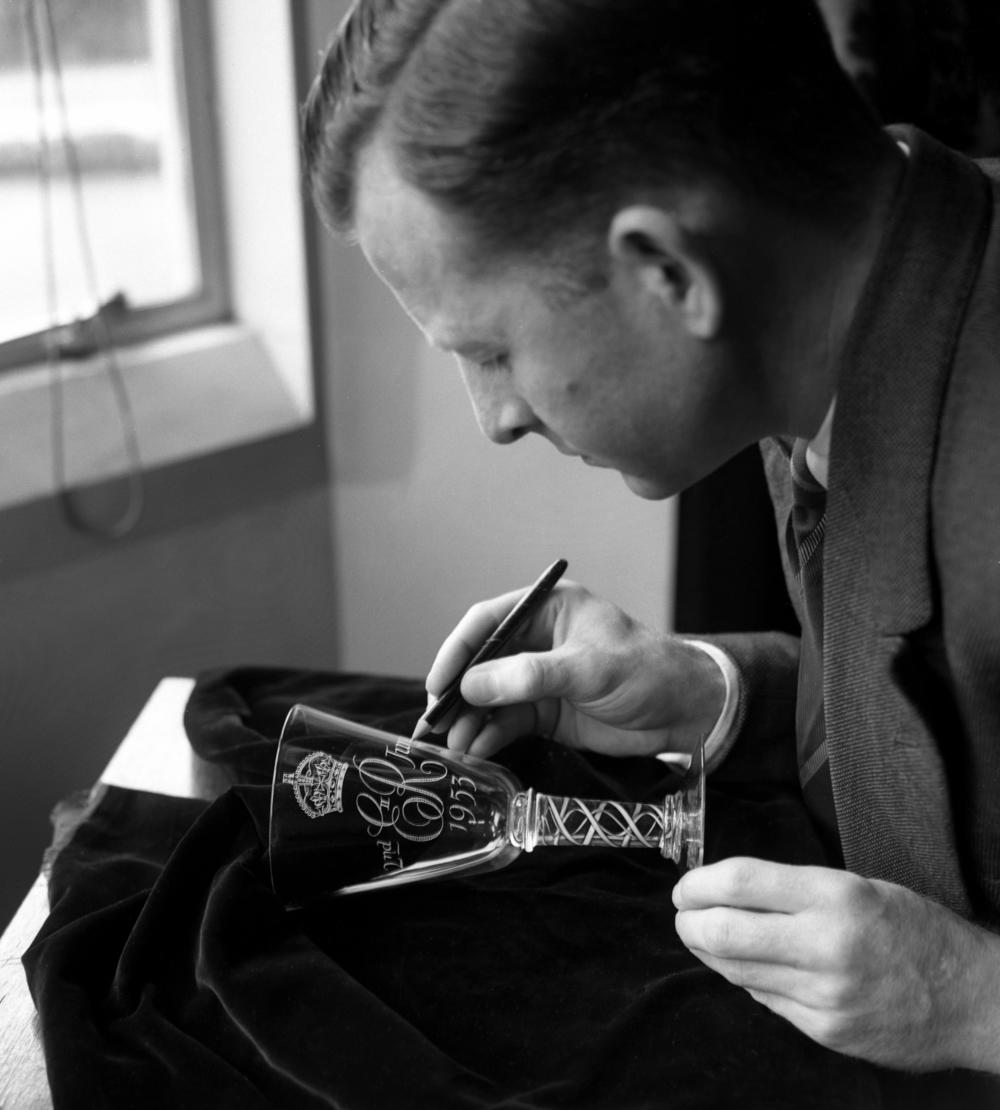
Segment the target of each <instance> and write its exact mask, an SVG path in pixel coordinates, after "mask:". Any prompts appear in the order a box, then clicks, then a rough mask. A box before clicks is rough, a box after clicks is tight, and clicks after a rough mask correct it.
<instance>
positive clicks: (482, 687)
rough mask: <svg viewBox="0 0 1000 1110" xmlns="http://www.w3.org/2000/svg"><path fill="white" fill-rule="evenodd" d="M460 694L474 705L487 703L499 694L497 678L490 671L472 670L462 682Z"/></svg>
mask: <svg viewBox="0 0 1000 1110" xmlns="http://www.w3.org/2000/svg"><path fill="white" fill-rule="evenodd" d="M462 695H463V696H464V697H465V698H466V700H467V701H473V702H475V703H476V705H489V704H490V703H491V702H494V701H496V699H497V697H498V695H499V691H498V690H497V680H496V679H495V678H494V677H493V674H492V673H491V672H490V671H485V672H479V671H472V672H470V673H469V674H467V675H466V676H465V679H464V680H463V682H462Z"/></svg>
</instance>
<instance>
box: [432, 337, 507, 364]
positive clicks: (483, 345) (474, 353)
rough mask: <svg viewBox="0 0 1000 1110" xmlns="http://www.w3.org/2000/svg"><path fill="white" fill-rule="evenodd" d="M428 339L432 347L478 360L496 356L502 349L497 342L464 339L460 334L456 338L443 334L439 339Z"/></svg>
mask: <svg viewBox="0 0 1000 1110" xmlns="http://www.w3.org/2000/svg"><path fill="white" fill-rule="evenodd" d="M428 341H429V343H430V345H431V346H432V347H435V348H437V350H439V351H445V352H447V353H448V354H451V355H458V356H459V358H467V359H472V360H475V361H478V362H485V361H486V360H488V359H491V358H496V356H497V353H498V352H499V350H500V345H499V344H497V343H489V342H486V341H484V340H479V339H462V338H460V337H458V336H456V337H454V338H451V337H449V336H442V337H440V338H437V339H435V338H432V337H429V338H428Z"/></svg>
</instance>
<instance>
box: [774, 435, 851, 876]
mask: <svg viewBox="0 0 1000 1110" xmlns="http://www.w3.org/2000/svg"><path fill="white" fill-rule="evenodd" d="M806 446H807V444H806V441H805V440H804V439H798V440H796V441H795V444H794V446H793V448H792V456H791V470H792V493H793V504H792V511H791V513H790V514H789V520H788V527H787V530H786V535H785V543H786V546H787V552H788V559H789V562H790V564H791V566H792V569H793V570H794V572H795V577H796V580H797V582H798V586H799V589H800V590H801V595H802V609H803V612H804V616H805V619H804V622H803V627H802V649H801V656H800V661H799V687H798V698H797V703H796V719H795V732H796V737H797V744H798V761H799V782H800V783H801V785H802V794H803V797H804V798H805V802H806V805H807V807H808V808H809V810H810V812H811V813H812V815H813V817H814V818H815V820H816V822H817V823H818V825H819V828H820V831H821V833H822V834H823V839H824V841H825V842H826V845H827V847H828V849H830V850H831V851H832V852H833V853H834V854H835V855H836V856H839V854H840V847H839V845H840V837H839V834H838V832H837V815H836V810H835V808H834V803H833V786H832V783H831V781H830V764H829V760H828V758H827V752H826V721H825V718H824V714H823V534H824V531H825V528H826V490H825V489H824V488H823V487H822V486H821V485H820V484H819V482H817V481H816V479H815V478H814V477H813V476H812V474H811V473H810V471H809V467H808V465H807V463H806Z"/></svg>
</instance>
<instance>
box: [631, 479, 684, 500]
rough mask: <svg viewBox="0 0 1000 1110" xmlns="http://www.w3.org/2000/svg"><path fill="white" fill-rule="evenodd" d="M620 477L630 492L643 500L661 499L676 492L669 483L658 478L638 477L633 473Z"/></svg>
mask: <svg viewBox="0 0 1000 1110" xmlns="http://www.w3.org/2000/svg"><path fill="white" fill-rule="evenodd" d="M622 479H623V481H624V482H625V485H626V486H628V488H629V489H630V490H631V491H632V493H634V494H635V495H636V496H637V497H641V498H642V499H643V500H644V501H663V500H665V499H666V498H668V497H672V496H673V495H674V494H675V493H677V490H676V489H675V488H674V487H673V486H672V485H670V483H668V482H662V481H660V480H658V479H654V478H638V477H636V475H634V474H622Z"/></svg>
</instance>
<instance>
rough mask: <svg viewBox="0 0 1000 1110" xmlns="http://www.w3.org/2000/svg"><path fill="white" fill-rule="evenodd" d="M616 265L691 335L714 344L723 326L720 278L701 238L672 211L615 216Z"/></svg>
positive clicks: (637, 209)
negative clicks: (666, 309) (659, 303)
mask: <svg viewBox="0 0 1000 1110" xmlns="http://www.w3.org/2000/svg"><path fill="white" fill-rule="evenodd" d="M608 251H609V253H610V255H611V260H612V263H613V264H614V265H615V266H617V267H618V268H619V270H620V271H622V272H624V274H625V275H626V276H627V277H628V278H630V279H631V280H632V282H633V283H635V284H636V286H637V287H638V288H640V289H642V290H643V291H644V292H646V293H647V294H649V295H650V296H653V297H656V298H657V299H658V300H659V301H661V303H662V304H663V305H664V307H666V308H668V309H670V310H671V311H673V312H676V313H677V315H678V317H679V318H680V320H681V322H682V324H683V325H684V327H685V328H686V329H687V330H688V332H689V333H690V334H691V335H693V336H695V337H696V338H698V339H714V338H715V336H716V335H717V334H718V332H719V328H720V326H721V324H722V308H723V304H722V301H723V298H722V289H721V287H720V283H719V276H718V271H717V270H716V267H715V266H714V264H713V261H712V259H711V257H709V256H708V255H707V254H706V252H705V250H704V248H703V244H702V241H700V240H699V238H698V237H696V236H695V235H692V234H691V233H690V232H689V231H687V230H686V229H685V228H684V227H683V226H682V225H681V224H680V222H679V221H678V219H677V217H676V216H675V215H674V214H673V213H671V212H670V211H668V210H666V209H663V208H657V207H655V206H653V205H644V204H635V205H630V206H629V207H627V208H622V209H620V210H619V211H618V212H617V213H615V216H614V218H613V219H612V221H611V225H610V227H609V229H608Z"/></svg>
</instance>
